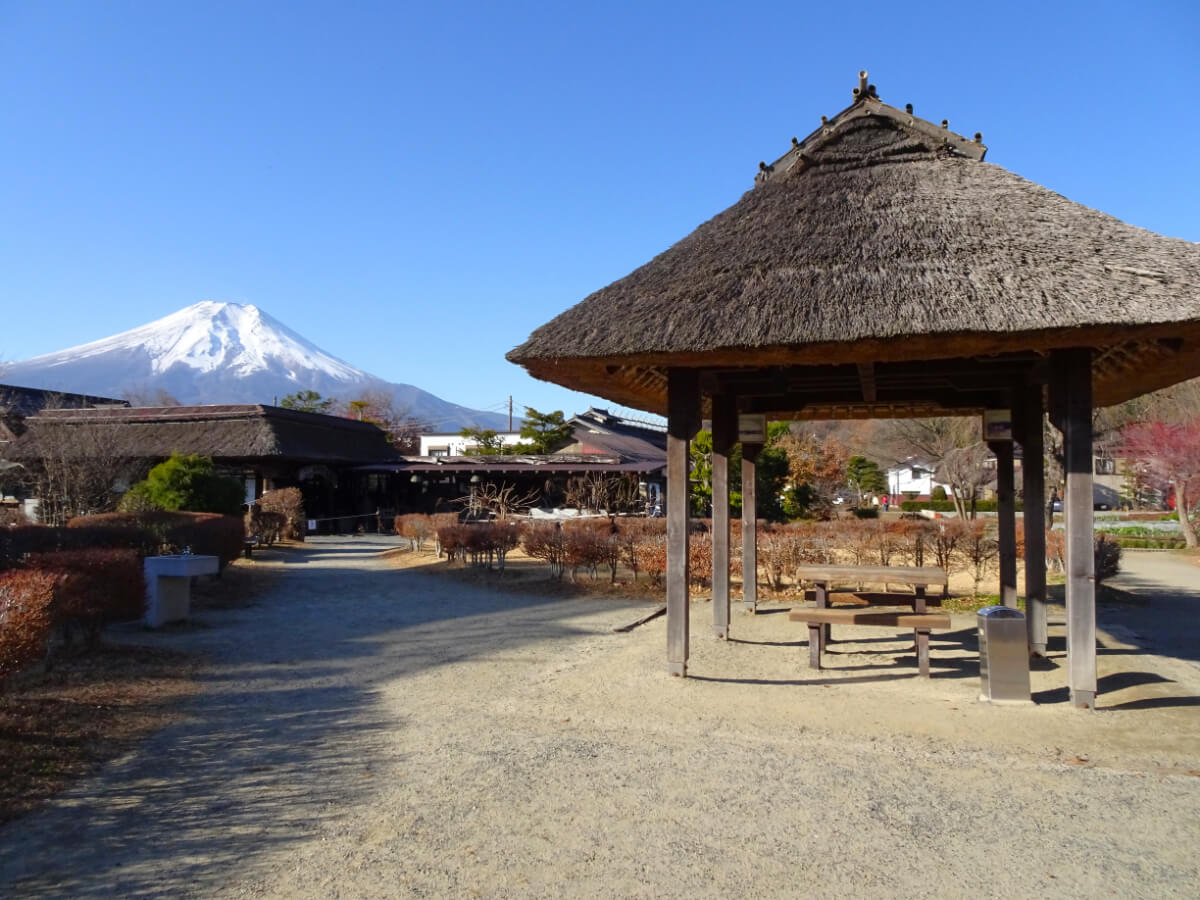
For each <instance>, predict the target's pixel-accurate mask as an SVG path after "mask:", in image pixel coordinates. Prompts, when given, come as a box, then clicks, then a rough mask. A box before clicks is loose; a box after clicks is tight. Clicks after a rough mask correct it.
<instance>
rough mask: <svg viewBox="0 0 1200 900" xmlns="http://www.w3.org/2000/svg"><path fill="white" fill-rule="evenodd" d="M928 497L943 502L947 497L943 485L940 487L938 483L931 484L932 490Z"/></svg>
mask: <svg viewBox="0 0 1200 900" xmlns="http://www.w3.org/2000/svg"><path fill="white" fill-rule="evenodd" d="M929 499H930V500H940V501H942V502H943V503H944V502H945V501H946V500H948V499H949V498H948V497H947V496H946V489H945V488H944V487H942V486H941V485H940V484H935V485H934V486H933V491H932V492H931V493H930V494H929Z"/></svg>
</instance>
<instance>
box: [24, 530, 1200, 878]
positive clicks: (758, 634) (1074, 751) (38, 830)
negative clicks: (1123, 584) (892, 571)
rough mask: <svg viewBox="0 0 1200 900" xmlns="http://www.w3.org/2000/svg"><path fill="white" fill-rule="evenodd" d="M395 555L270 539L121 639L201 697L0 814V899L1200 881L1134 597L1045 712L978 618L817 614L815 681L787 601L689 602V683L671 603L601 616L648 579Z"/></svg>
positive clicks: (1054, 664)
mask: <svg viewBox="0 0 1200 900" xmlns="http://www.w3.org/2000/svg"><path fill="white" fill-rule="evenodd" d="M386 546H388V543H387V542H386V541H383V540H381V539H368V538H359V539H341V540H327V541H323V542H314V543H312V544H309V545H305V546H303V547H287V548H278V549H275V550H272V551H269V552H267V553H264V554H263V555H262V558H261V559H257V560H255V561H254V562H253V563H250V564H248V565H251V566H253V567H254V568H255V570H256V571H259V572H261V573H263V574H269V575H270V576H271V578H272V579H274V581H273V583H272V587H271V588H270V589H269V590H266V591H263V592H262V594H261V595H260V596H259V597H257V598H256V599H253V600H251V601H249V602H247V603H246V604H245V605H232V606H230V607H228V608H220V609H207V610H202V611H200V612H199V613H198V614H197V616H196V622H195V624H194V625H193V626H191V627H189V628H186V629H178V630H175V631H172V632H163V633H154V634H137V635H130V636H129V637H130V639H131V640H133V639H134V638H136V640H137V641H138V642H139V643H143V644H147V645H149V646H151V647H155V648H162V649H171V650H180V651H186V652H190V653H199V654H203V656H204V658H205V659H207V660H208V661H209V662H208V663H207V665H206V666H205V668H204V669H203V670H202V671H201V673H200V676H199V677H200V684H201V690H200V691H199V692H198V693H197V694H196V695H195V696H194V697H193V698H192V699H190V700H188V701H186V702H185V703H184V704H183V705H182V707H181V712H182V713H183V714H184V715H183V718H182V719H181V721H179V722H177V723H175V724H173V725H170V726H168V727H167V728H165V729H163V730H162V731H160V732H159V733H157V734H156V735H154V736H153V737H151V738H150V739H148V740H147V741H145V742H144V743H142V744H141V745H140V746H139V747H138V748H137V749H136V750H134V751H132V752H130V753H128V754H126V755H124V756H122V757H120V758H118V759H116V760H114V761H113V762H111V763H110V764H108V765H107V766H105V768H104V769H103V770H102V771H101V772H100V773H98V774H97V775H96V776H94V777H92V778H89V779H86V780H84V781H82V782H80V783H78V784H77V785H75V786H74V787H72V788H71V789H69V790H68V791H66V792H64V793H63V794H60V795H59V796H58V797H57V798H55V799H54V800H53V801H51V802H50V803H49V804H47V805H46V806H45V808H43V809H42V810H40V811H38V812H36V813H33V814H31V815H28V816H25V817H24V818H22V819H20V820H17V821H15V822H12V823H9V824H8V825H7V826H4V827H3V828H0V892H3V893H5V894H7V895H12V896H18V895H19V896H72V897H78V896H99V895H104V896H110V895H114V894H115V895H121V896H164V895H171V896H234V897H242V896H263V895H266V896H279V897H284V896H286V897H314V898H315V897H338V896H345V897H351V896H353V897H358V896H381V897H388V896H397V897H409V896H455V897H458V896H467V897H470V896H492V897H530V896H533V897H543V896H544V897H551V896H553V897H562V896H571V897H574V896H579V897H584V896H597V895H603V896H659V897H672V896H705V897H725V896H729V895H732V894H737V895H746V896H793V895H796V894H798V893H805V894H816V895H818V896H822V895H828V896H845V897H868V896H869V897H878V896H881V895H884V896H933V895H936V896H968V895H970V896H984V897H990V896H994V897H1010V896H1027V895H1031V894H1034V893H1038V894H1042V895H1048V896H1056V897H1057V896H1070V897H1085V896H1086V897H1094V896H1122V897H1125V896H1135V897H1136V896H1146V897H1151V896H1153V897H1162V896H1180V897H1185V896H1186V897H1190V896H1196V895H1198V894H1200V856H1198V854H1197V851H1196V847H1197V846H1198V843H1200V819H1198V817H1197V815H1196V810H1197V809H1198V808H1200V777H1198V776H1200V715H1198V714H1197V705H1200V667H1198V665H1197V658H1196V657H1197V655H1198V652H1197V650H1193V651H1192V652H1191V653H1190V654H1189V653H1188V652H1187V651H1186V649H1185V650H1184V651H1177V650H1173V651H1172V653H1171V654H1165V653H1162V652H1160V651H1159V650H1158V649H1156V648H1160V647H1161V646H1163V645H1161V644H1159V643H1157V642H1156V634H1155V633H1151V632H1150V626H1153V627H1154V628H1161V627H1164V626H1163V625H1162V620H1160V619H1156V618H1155V617H1153V616H1141V618H1140V619H1139V618H1138V617H1139V610H1137V609H1135V608H1128V607H1126V608H1122V609H1121V610H1119V611H1112V612H1110V611H1109V610H1107V609H1104V608H1102V609H1101V610H1100V630H1101V648H1100V654H1099V666H1100V675H1101V695H1100V698H1099V704H1100V709H1099V710H1098V711H1097V712H1095V713H1086V712H1080V711H1075V710H1072V709H1069V708H1068V705H1067V704H1066V702H1065V699H1066V696H1065V695H1066V690H1065V672H1064V664H1065V655H1064V645H1063V640H1064V639H1063V629H1062V628H1061V627H1060V626H1057V625H1054V626H1052V628H1051V637H1052V644H1051V658H1050V660H1049V661H1048V662H1047V663H1046V664H1044V665H1042V666H1040V667H1039V668H1038V669H1037V670H1036V671H1035V672H1034V674H1033V678H1034V691H1035V698H1036V699H1037V700H1038V701H1039V702H1038V703H1037V704H1035V705H1030V706H1026V707H1005V708H996V707H991V706H988V705H985V704H980V703H979V702H978V700H977V696H978V689H979V681H978V666H977V661H976V660H977V656H976V650H977V648H976V647H975V646H974V617H973V616H970V615H963V616H955V618H954V627H953V629H952V630H951V631H950V632H948V633H945V634H942V635H938V636H935V639H934V641H933V649H932V662H933V674H934V677H933V678H930V679H927V680H926V679H919V678H915V677H913V676H914V674H915V663H914V661H913V659H912V653H911V648H910V645H911V640H910V639H906V638H905V637H904V636H902V635H899V634H896V635H892V634H889V633H887V632H862V631H859V632H857V633H853V632H852V631H851V630H850V629H845V630H839V629H837V628H835V629H834V633H833V637H834V640H835V643H833V644H832V645H831V647H830V651H831V652H830V653H829V654H828V665H829V668H828V669H825V670H821V671H819V672H818V671H813V670H811V669H809V668H808V667H807V647H806V645H805V635H804V634H803V633H800V629H799V626H795V625H794V624H792V623H789V622H788V621H787V616H786V614H785V610H786V609H787V608H788V604H784V603H776V604H769V605H768V606H767V607H766V608H765V609H764V611H763V612H761V613H760V614H759V615H756V616H748V615H744V614H738V613H735V615H734V619H733V623H732V625H731V640H729V641H721V640H717V639H716V638H714V637H713V636H712V634H711V626H710V624H709V623H710V622H711V608H712V607H711V603H709V602H707V601H704V600H697V601H696V602H694V603H693V609H692V623H693V624H692V658H691V664H690V670H689V671H690V675H691V677H689V678H688V679H686V680H680V679H673V678H670V677H669V676H668V675H667V674H666V659H665V656H666V653H665V645H666V637H665V622H664V621H663V620H662V619H661V618H660V619H657V620H654V621H652V622H650V623H648V624H647V625H644V626H642V627H640V628H637V629H635V630H633V631H631V632H628V633H616V632H614V631H613V629H614V628H615V627H617V626H620V625H625V624H628V623H629V622H632V621H633V620H635V619H637V618H639V617H641V616H642V615H644V614H645V613H646V612H647V611H648V610H649V609H651V608H652V606H653V605H652V604H648V603H647V602H645V601H644V600H642V599H638V598H635V597H631V596H624V595H621V594H620V593H611V594H607V595H594V594H590V593H585V592H582V591H581V592H580V593H579V594H578V595H576V596H569V597H566V598H561V597H557V596H555V595H554V593H553V592H548V591H546V590H545V589H544V585H541V584H540V583H539V582H534V581H532V580H529V581H528V582H526V583H522V581H523V577H522V578H513V579H512V581H513V584H514V586H513V587H508V588H505V589H503V590H496V589H495V587H494V585H492V584H491V583H489V582H487V581H486V580H480V579H478V578H474V577H473V576H471V575H464V574H455V575H452V576H449V577H447V576H446V575H445V574H444V573H442V574H430V573H429V572H428V571H426V570H424V569H423V568H421V567H415V568H411V567H410V568H404V567H402V566H400V565H398V564H397V559H399V558H400V556H401V555H397V554H381V553H380V551H381V550H382V549H384V548H385V547H386ZM414 561H415V560H414ZM435 565H441V566H444V563H441V564H436V563H435ZM528 577H529V578H531V579H532V577H533V576H532V575H530V576H528ZM1185 593H1186V592H1185ZM1194 599H1195V600H1196V602H1197V603H1200V592H1197V594H1196V595H1195V597H1194ZM1148 602H1149V604H1150V606H1149V607H1148V608H1150V609H1153V598H1152V597H1151V598H1149V600H1148ZM1192 610H1193V613H1192V614H1193V615H1194V614H1195V608H1194V607H1192ZM1168 627H1169V626H1168ZM1139 629H1140V630H1139ZM1172 646H1173V645H1172Z"/></svg>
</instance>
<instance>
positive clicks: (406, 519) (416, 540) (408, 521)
mask: <svg viewBox="0 0 1200 900" xmlns="http://www.w3.org/2000/svg"><path fill="white" fill-rule="evenodd" d="M394 527H395V529H396V534H398V535H400V537H403V538H408V542H409V544H411V545H412V549H413V550H420V549H421V545H422V544H423V543H425V541H426V540H428V539H429V538H430V537H433V536H434V534H435V533H436V529H435V527H434V524H433V519H432V518H430V517H429V516H424V515H421V514H420V513H415V514H413V515H407V516H396V520H395V523H394Z"/></svg>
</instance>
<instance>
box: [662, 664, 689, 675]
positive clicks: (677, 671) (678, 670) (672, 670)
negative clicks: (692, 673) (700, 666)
mask: <svg viewBox="0 0 1200 900" xmlns="http://www.w3.org/2000/svg"><path fill="white" fill-rule="evenodd" d="M667 674H668V675H674V676H675V677H677V678H687V663H685V662H669V663H667Z"/></svg>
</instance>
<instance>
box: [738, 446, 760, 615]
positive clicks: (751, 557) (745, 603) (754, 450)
mask: <svg viewBox="0 0 1200 900" xmlns="http://www.w3.org/2000/svg"><path fill="white" fill-rule="evenodd" d="M761 450H762V444H742V609H744V610H746V611H748V612H751V613H753V612H756V611H757V610H758V512H757V510H756V509H755V484H756V473H755V463H756V462H757V461H758V454H759V451H761Z"/></svg>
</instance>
